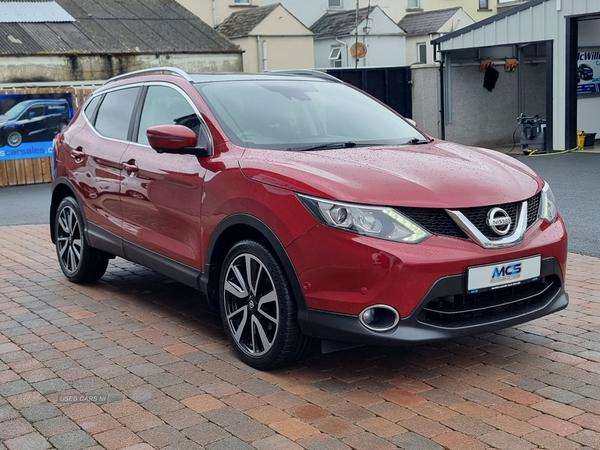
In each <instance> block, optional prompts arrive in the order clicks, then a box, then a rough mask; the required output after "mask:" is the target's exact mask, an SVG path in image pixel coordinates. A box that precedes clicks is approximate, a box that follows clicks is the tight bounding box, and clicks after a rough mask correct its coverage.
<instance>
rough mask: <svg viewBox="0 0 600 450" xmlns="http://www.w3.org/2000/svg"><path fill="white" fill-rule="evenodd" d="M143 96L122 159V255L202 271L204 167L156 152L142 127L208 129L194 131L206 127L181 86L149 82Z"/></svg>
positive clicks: (192, 160)
mask: <svg viewBox="0 0 600 450" xmlns="http://www.w3.org/2000/svg"><path fill="white" fill-rule="evenodd" d="M144 97H145V98H144V101H143V103H142V106H141V111H140V115H139V123H138V124H136V126H134V136H133V137H132V141H133V142H132V143H131V144H130V146H129V147H128V148H127V150H126V152H125V153H124V154H123V156H122V158H121V165H122V167H123V180H122V182H121V204H122V208H123V240H124V246H125V254H126V256H127V258H128V259H133V260H137V261H140V260H143V261H144V263H145V264H146V265H150V266H151V267H156V266H154V265H153V264H152V263H150V262H149V261H148V260H147V259H148V258H149V257H152V258H153V257H154V256H155V254H159V255H162V256H166V257H167V258H168V259H170V260H174V261H178V262H180V263H183V264H185V265H186V266H190V267H193V268H196V269H200V270H201V269H202V268H203V266H202V264H203V260H202V256H201V251H200V250H201V245H200V238H201V220H200V213H201V205H202V192H203V183H204V174H205V172H206V170H205V169H204V168H203V167H202V165H201V164H200V162H199V159H198V157H196V156H192V155H175V154H168V153H162V154H159V153H157V152H156V151H155V150H153V149H152V148H151V147H150V145H149V144H148V139H147V137H146V130H147V129H148V128H149V127H151V126H154V125H184V126H186V127H188V128H190V129H192V130H193V131H194V132H196V134H197V135H198V134H202V135H203V136H207V135H206V133H208V130H205V131H204V133H199V130H200V129H201V128H205V125H204V123H203V121H202V119H201V118H200V115H199V113H198V110H197V108H196V107H195V106H194V104H193V102H192V101H191V100H190V98H189V97H188V96H187V94H186V93H185V92H184V91H183V90H182V89H181V88H179V87H177V86H175V85H172V84H169V83H160V82H156V83H149V84H148V85H147V92H146V93H145V96H144ZM129 243H130V244H133V245H129ZM146 250H150V251H151V252H152V255H154V256H149V255H150V254H148V253H147V252H145V251H146ZM140 258H142V259H140ZM163 270H164V269H163Z"/></svg>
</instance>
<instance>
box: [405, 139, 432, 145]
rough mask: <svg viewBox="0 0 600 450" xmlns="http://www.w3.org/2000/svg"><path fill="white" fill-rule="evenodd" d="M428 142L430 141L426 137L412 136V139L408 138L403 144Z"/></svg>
mask: <svg viewBox="0 0 600 450" xmlns="http://www.w3.org/2000/svg"><path fill="white" fill-rule="evenodd" d="M430 142H431V141H430V140H428V139H419V138H412V139H409V140H408V141H406V142H405V143H404V144H403V145H408V144H410V145H418V144H429V143H430Z"/></svg>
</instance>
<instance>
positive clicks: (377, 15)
mask: <svg viewBox="0 0 600 450" xmlns="http://www.w3.org/2000/svg"><path fill="white" fill-rule="evenodd" d="M357 18H358V20H357ZM357 23H358V26H356V24H357ZM311 30H312V32H313V33H314V35H315V36H314V40H315V67H317V68H328V67H367V66H371V67H373V66H403V65H405V64H406V52H405V49H406V37H405V35H406V33H405V32H404V31H403V30H402V28H400V27H399V26H398V25H397V24H396V23H395V22H394V21H393V20H392V19H391V18H390V17H389V16H388V15H387V14H385V13H384V12H383V11H382V10H381V8H379V7H378V6H372V7H371V8H360V9H359V10H358V12H357V11H356V10H350V11H340V12H335V13H329V14H325V15H324V16H323V17H321V18H320V19H319V20H318V21H317V22H316V23H315V24H314V25H313V26H312V27H311ZM357 42H358V43H359V47H362V44H364V47H363V51H364V50H366V53H365V54H364V56H362V57H359V58H355V57H354V56H353V55H352V48H353V46H356V43H357ZM359 53H360V51H359Z"/></svg>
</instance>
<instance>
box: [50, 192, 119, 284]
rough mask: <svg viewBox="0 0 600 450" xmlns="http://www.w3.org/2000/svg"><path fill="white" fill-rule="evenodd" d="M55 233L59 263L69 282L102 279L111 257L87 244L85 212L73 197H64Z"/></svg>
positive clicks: (56, 219) (58, 212)
mask: <svg viewBox="0 0 600 450" xmlns="http://www.w3.org/2000/svg"><path fill="white" fill-rule="evenodd" d="M54 233H55V235H54V242H55V243H56V255H57V257H58V262H59V264H60V268H61V269H62V271H63V274H64V275H65V277H67V279H69V281H72V282H74V283H85V282H89V281H95V280H98V279H100V278H102V275H104V272H106V267H107V266H108V259H109V257H108V255H107V254H105V253H104V252H101V251H100V250H97V249H95V248H93V247H90V246H89V245H88V243H87V241H86V240H85V236H84V234H83V215H82V214H81V210H80V208H79V205H78V203H77V201H76V200H75V199H74V198H73V197H65V198H64V199H63V201H62V202H61V203H60V205H59V206H58V210H57V212H56V218H55V224H54Z"/></svg>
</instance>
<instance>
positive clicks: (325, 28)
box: [310, 6, 376, 37]
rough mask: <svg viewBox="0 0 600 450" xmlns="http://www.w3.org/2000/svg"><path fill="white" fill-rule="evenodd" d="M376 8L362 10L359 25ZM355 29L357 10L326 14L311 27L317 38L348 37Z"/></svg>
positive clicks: (359, 11) (359, 12)
mask: <svg viewBox="0 0 600 450" xmlns="http://www.w3.org/2000/svg"><path fill="white" fill-rule="evenodd" d="M375 8H376V6H371V7H370V8H360V9H359V10H358V23H359V24H360V23H361V22H363V21H364V20H365V19H366V18H367V17H368V16H369V14H371V13H372V12H373V10H374V9H375ZM355 29H356V9H351V10H348V11H340V12H335V13H328V14H325V15H324V16H323V17H321V18H320V19H319V20H317V21H316V22H315V23H314V24H313V25H312V26H311V27H310V30H311V31H312V32H313V33H314V34H315V37H325V36H346V35H349V34H351V33H353V32H354V30H355Z"/></svg>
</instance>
